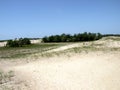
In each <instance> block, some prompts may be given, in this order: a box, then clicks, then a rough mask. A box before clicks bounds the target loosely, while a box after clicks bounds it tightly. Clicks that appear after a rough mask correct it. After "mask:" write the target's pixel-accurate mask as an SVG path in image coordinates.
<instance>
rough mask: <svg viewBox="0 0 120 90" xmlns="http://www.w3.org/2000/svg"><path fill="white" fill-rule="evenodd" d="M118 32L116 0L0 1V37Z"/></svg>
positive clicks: (119, 18) (119, 11)
mask: <svg viewBox="0 0 120 90" xmlns="http://www.w3.org/2000/svg"><path fill="white" fill-rule="evenodd" d="M85 31H86V32H100V33H103V34H106V33H107V34H108V33H113V34H120V0H0V39H10V38H19V37H43V36H46V35H52V34H61V33H69V34H74V33H81V32H85Z"/></svg>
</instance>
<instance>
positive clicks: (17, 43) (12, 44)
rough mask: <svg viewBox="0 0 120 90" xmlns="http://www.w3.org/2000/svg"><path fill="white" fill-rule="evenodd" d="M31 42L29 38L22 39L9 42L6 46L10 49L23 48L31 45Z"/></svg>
mask: <svg viewBox="0 0 120 90" xmlns="http://www.w3.org/2000/svg"><path fill="white" fill-rule="evenodd" d="M30 44H31V42H30V40H29V39H28V38H20V39H18V40H17V39H15V40H8V41H7V44H6V46H8V47H22V46H23V45H30Z"/></svg>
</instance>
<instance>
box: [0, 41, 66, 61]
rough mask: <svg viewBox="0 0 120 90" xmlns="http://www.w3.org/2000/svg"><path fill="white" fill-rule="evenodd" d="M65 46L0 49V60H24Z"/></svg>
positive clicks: (43, 45) (45, 45)
mask: <svg viewBox="0 0 120 90" xmlns="http://www.w3.org/2000/svg"><path fill="white" fill-rule="evenodd" d="M63 45H66V44H65V43H41V44H32V45H27V46H24V47H0V58H4V59H6V58H24V57H26V56H29V55H31V54H35V53H43V52H45V51H48V50H51V49H54V48H57V47H60V46H63Z"/></svg>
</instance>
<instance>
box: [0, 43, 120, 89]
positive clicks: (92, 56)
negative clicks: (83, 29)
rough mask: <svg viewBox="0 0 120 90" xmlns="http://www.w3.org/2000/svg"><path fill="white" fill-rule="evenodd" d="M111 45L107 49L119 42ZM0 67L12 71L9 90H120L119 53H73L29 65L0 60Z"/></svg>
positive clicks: (117, 45) (73, 45) (63, 48)
mask: <svg viewBox="0 0 120 90" xmlns="http://www.w3.org/2000/svg"><path fill="white" fill-rule="evenodd" d="M97 43H98V42H97ZM110 43H111V42H110ZM114 43H115V42H113V43H111V44H110V46H109V47H114V46H115V47H118V48H119V43H115V44H114ZM78 45H79V44H72V45H69V46H68V45H67V46H63V47H60V48H58V49H55V50H53V51H61V50H65V49H67V48H73V47H78ZM105 45H106V44H105ZM50 52H52V51H50ZM31 59H32V58H31ZM0 68H2V69H5V70H13V71H14V72H15V77H14V78H13V81H12V83H10V84H8V85H10V86H11V87H12V88H13V90H120V78H119V76H120V52H119V51H111V52H106V53H105V52H102V51H96V52H92V51H91V52H89V53H80V54H74V53H73V54H72V56H70V57H66V56H55V57H50V58H41V59H39V58H38V60H35V61H33V62H32V61H31V62H29V63H18V62H12V63H10V62H6V61H1V62H0ZM0 90H2V89H0Z"/></svg>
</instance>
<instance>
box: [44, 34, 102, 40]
mask: <svg viewBox="0 0 120 90" xmlns="http://www.w3.org/2000/svg"><path fill="white" fill-rule="evenodd" d="M101 38H102V35H101V34H100V33H87V32H84V33H79V34H74V35H70V34H61V35H52V36H49V37H44V38H43V42H79V41H94V40H99V39H101Z"/></svg>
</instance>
